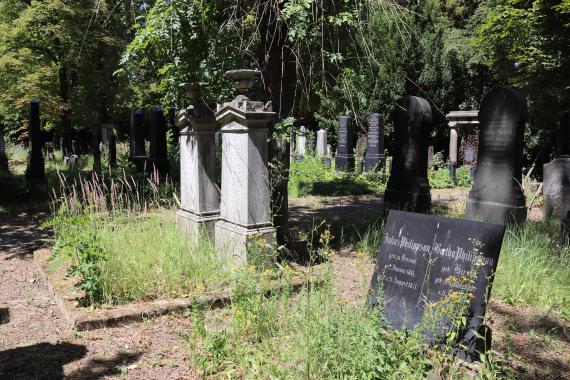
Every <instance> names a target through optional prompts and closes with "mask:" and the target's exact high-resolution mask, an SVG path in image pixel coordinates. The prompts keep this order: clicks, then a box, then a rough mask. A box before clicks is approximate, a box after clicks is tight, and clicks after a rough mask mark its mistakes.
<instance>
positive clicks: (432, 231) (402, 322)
mask: <svg viewBox="0 0 570 380" xmlns="http://www.w3.org/2000/svg"><path fill="white" fill-rule="evenodd" d="M504 232H505V227H504V226H503V225H497V224H489V223H481V222H473V221H467V220H457V219H450V218H444V217H439V216H431V215H424V214H412V213H407V212H401V211H396V210H391V211H390V213H389V214H388V220H387V222H386V224H385V226H384V237H383V241H382V244H381V246H380V252H379V255H378V258H377V263H376V267H375V270H374V274H373V276H372V282H371V291H370V294H369V298H368V302H369V304H371V305H378V304H383V306H384V308H383V313H384V317H385V319H386V320H387V322H388V323H389V324H390V325H391V326H392V327H393V328H396V329H400V328H405V329H417V330H419V331H420V332H421V333H422V334H423V335H424V336H425V338H426V340H427V341H428V342H429V343H438V342H440V341H441V340H442V338H444V337H445V334H446V333H447V332H450V331H452V330H454V328H453V324H452V321H453V320H456V321H457V320H460V319H461V317H466V318H467V323H466V324H465V325H463V326H462V327H461V329H460V330H459V331H460V333H459V336H458V338H459V340H458V341H459V342H460V343H461V344H464V345H465V346H466V348H467V349H466V351H464V352H457V354H458V355H459V356H461V357H462V358H464V359H468V360H472V359H476V358H478V357H479V356H478V353H477V351H481V350H482V349H484V348H485V346H486V345H485V343H487V342H481V341H479V339H477V338H476V336H475V332H477V333H479V334H480V333H481V332H482V330H483V328H482V320H483V317H484V316H485V312H486V307H487V300H488V299H489V296H490V292H491V285H492V280H493V275H494V273H495V270H496V268H497V262H498V259H499V253H500V250H501V244H502V241H503V235H504ZM461 305H464V306H463V307H461ZM466 305H468V307H466Z"/></svg>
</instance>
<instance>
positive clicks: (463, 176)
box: [428, 165, 471, 189]
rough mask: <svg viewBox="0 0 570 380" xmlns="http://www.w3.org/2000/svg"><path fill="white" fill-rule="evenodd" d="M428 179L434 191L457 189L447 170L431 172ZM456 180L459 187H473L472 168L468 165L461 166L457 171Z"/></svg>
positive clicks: (441, 169)
mask: <svg viewBox="0 0 570 380" xmlns="http://www.w3.org/2000/svg"><path fill="white" fill-rule="evenodd" d="M428 179H429V184H430V186H431V187H432V189H451V188H454V187H455V185H454V184H453V182H452V181H451V177H450V176H449V169H447V168H440V169H438V170H429V171H428ZM455 180H456V182H457V186H458V187H471V167H470V166H466V165H463V166H459V167H458V168H457V169H456V170H455Z"/></svg>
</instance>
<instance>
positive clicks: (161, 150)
mask: <svg viewBox="0 0 570 380" xmlns="http://www.w3.org/2000/svg"><path fill="white" fill-rule="evenodd" d="M149 140H150V148H149V150H150V152H149V157H148V164H147V171H149V172H150V173H152V172H153V171H154V170H156V171H157V172H158V174H159V175H160V176H161V177H164V176H166V175H167V174H168V166H169V163H168V152H167V144H166V119H165V117H164V112H163V111H162V109H160V108H155V109H154V110H152V113H151V117H150V129H149Z"/></svg>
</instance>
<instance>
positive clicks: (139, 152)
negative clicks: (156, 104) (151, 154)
mask: <svg viewBox="0 0 570 380" xmlns="http://www.w3.org/2000/svg"><path fill="white" fill-rule="evenodd" d="M129 155H130V158H131V161H132V162H134V163H135V165H136V166H137V170H138V171H139V172H142V171H143V170H144V166H145V162H146V148H145V141H144V114H143V113H142V112H141V111H133V114H132V115H131V139H130V152H129Z"/></svg>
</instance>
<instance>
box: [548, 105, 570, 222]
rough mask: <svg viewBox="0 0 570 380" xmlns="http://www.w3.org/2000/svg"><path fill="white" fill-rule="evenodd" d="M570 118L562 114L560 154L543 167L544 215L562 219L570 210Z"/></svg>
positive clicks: (566, 114) (559, 130)
mask: <svg viewBox="0 0 570 380" xmlns="http://www.w3.org/2000/svg"><path fill="white" fill-rule="evenodd" d="M569 145H570V120H569V118H568V112H565V113H563V114H562V117H561V118H560V123H559V126H558V155H557V157H556V159H555V160H553V161H552V162H549V163H548V164H545V165H544V167H543V179H544V181H543V185H544V187H543V189H542V194H543V196H544V217H545V218H546V219H549V218H554V219H556V220H558V221H561V220H562V219H564V218H565V217H566V213H567V212H568V211H570V157H569V154H570V146H569Z"/></svg>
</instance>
